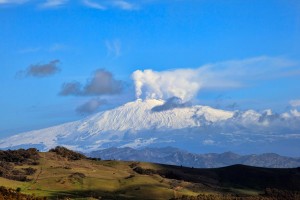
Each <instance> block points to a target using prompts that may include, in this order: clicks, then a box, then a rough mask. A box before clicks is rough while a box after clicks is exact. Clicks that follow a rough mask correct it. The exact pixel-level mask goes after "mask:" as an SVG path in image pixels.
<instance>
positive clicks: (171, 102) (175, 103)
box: [151, 97, 190, 112]
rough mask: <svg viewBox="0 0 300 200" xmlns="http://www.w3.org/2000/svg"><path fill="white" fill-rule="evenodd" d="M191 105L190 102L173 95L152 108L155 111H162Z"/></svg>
mask: <svg viewBox="0 0 300 200" xmlns="http://www.w3.org/2000/svg"><path fill="white" fill-rule="evenodd" d="M188 106H190V104H189V103H184V102H182V100H181V99H180V98H178V97H171V98H169V99H167V101H166V102H165V103H164V104H163V105H159V106H155V107H153V108H152V109H151V110H152V111H153V112H161V111H166V110H172V109H174V108H184V107H188Z"/></svg>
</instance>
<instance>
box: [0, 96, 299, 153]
mask: <svg viewBox="0 0 300 200" xmlns="http://www.w3.org/2000/svg"><path fill="white" fill-rule="evenodd" d="M164 104H165V102H164V101H162V100H156V99H148V100H140V99H138V100H136V101H134V102H129V103H127V104H125V105H123V106H120V107H117V108H115V109H111V110H107V111H104V112H99V113H97V114H94V115H92V116H90V117H87V118H85V119H83V120H79V121H75V122H70V123H66V124H62V125H58V126H54V127H50V128H45V129H41V130H35V131H30V132H26V133H21V134H18V135H15V136H12V137H9V138H6V139H4V140H1V141H0V148H4V149H7V148H19V147H23V148H25V147H37V148H39V149H40V150H48V149H49V148H52V147H55V146H57V145H63V146H66V147H68V148H71V149H74V150H79V151H85V152H87V151H92V150H99V149H101V148H107V147H113V146H114V147H143V146H164V145H168V146H169V145H173V146H177V147H180V148H185V149H187V150H192V149H193V148H194V149H195V148H201V147H204V146H209V145H215V146H216V147H221V146H222V145H225V144H227V145H228V144H229V143H231V142H235V143H236V142H239V141H242V140H243V141H245V140H246V141H248V142H249V141H251V140H253V138H254V137H252V136H251V134H250V133H255V134H256V138H257V134H260V133H261V134H262V135H263V136H261V137H264V135H266V134H267V135H268V136H270V134H273V135H274V134H275V133H274V130H281V129H283V130H289V131H290V130H292V131H294V130H295V131H298V130H299V129H300V128H299V125H297V123H298V122H299V121H295V120H291V119H294V117H293V116H292V115H293V112H291V113H284V114H282V115H274V114H272V112H271V111H270V110H267V111H265V112H263V113H258V112H256V111H253V110H249V111H246V112H238V111H236V112H231V111H224V110H219V109H214V108H211V107H208V106H199V105H197V106H182V107H176V108H173V109H166V110H162V111H154V110H153V108H155V107H157V106H163V105H164ZM276 120H277V121H279V122H280V123H283V124H284V126H283V125H278V124H279V123H276V124H274V122H275V121H276ZM284 120H286V121H284ZM270 124H271V125H270ZM275 125H276V126H275ZM272 127H275V128H272ZM257 131H259V132H257ZM275 132H276V131H275ZM289 133H291V135H294V136H295V132H289ZM276 134H277V133H276ZM276 136H278V135H276ZM298 136H299V135H297V134H296V137H298ZM260 139H261V138H260ZM187 144H188V145H187ZM231 150H234V149H231Z"/></svg>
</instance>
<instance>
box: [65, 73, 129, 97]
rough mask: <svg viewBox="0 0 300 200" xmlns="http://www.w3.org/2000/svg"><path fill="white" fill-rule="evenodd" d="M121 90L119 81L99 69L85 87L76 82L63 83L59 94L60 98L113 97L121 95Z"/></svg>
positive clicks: (121, 84) (121, 86)
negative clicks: (71, 96)
mask: <svg viewBox="0 0 300 200" xmlns="http://www.w3.org/2000/svg"><path fill="white" fill-rule="evenodd" d="M122 89H123V83H122V82H121V81H119V80H115V79H114V77H113V75H112V74H111V73H110V72H108V71H106V70H104V69H99V70H97V71H95V72H94V74H93V76H92V78H91V79H90V80H88V81H87V83H86V84H85V85H82V84H81V83H79V82H77V81H74V82H69V83H64V84H63V85H62V88H61V91H60V93H59V94H60V95H62V96H69V95H73V96H99V95H113V94H119V93H121V91H122Z"/></svg>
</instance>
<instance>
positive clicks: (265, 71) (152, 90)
mask: <svg viewBox="0 0 300 200" xmlns="http://www.w3.org/2000/svg"><path fill="white" fill-rule="evenodd" d="M295 65H296V63H294V62H292V61H290V60H288V59H284V58H277V57H266V56H262V57H255V58H250V59H245V60H232V61H226V62H220V63H214V64H207V65H204V66H201V67H199V68H195V69H175V70H169V71H161V72H157V71H153V70H151V69H148V70H144V71H142V70H137V71H135V72H134V73H133V74H132V78H133V80H134V82H135V88H136V97H137V98H159V99H168V98H170V97H173V96H176V97H179V98H181V99H182V100H184V101H188V100H190V99H192V98H194V97H195V96H196V95H197V93H198V92H199V91H200V90H201V89H228V88H239V87H245V86H249V85H253V84H255V83H256V82H258V81H261V80H267V79H276V78H279V77H281V76H282V73H283V72H289V71H291V70H294V68H295V67H294V66H295ZM291 75H292V74H291Z"/></svg>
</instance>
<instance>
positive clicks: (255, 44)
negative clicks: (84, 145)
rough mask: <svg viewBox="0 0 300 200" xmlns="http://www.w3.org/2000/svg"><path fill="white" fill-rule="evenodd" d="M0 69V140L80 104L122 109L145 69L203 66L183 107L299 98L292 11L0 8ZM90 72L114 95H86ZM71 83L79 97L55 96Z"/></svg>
mask: <svg viewBox="0 0 300 200" xmlns="http://www.w3.org/2000/svg"><path fill="white" fill-rule="evenodd" d="M251 59H252V60H253V59H254V60H255V62H252V61H251ZM0 60H1V63H0V69H1V73H0V80H1V86H0V87H1V90H0V91H1V92H0V110H1V116H0V137H5V136H8V135H10V134H13V133H18V132H22V131H26V130H32V129H37V128H42V127H48V126H51V125H54V124H60V123H63V122H66V121H71V120H76V119H80V118H82V117H83V115H82V113H80V112H78V111H80V109H79V108H82V109H81V110H84V108H86V107H84V104H86V102H89V101H93V105H94V107H93V108H97V109H94V110H93V109H92V108H91V110H89V111H95V110H101V109H107V108H110V107H114V106H116V105H120V104H122V103H124V102H127V101H132V100H134V99H135V89H134V82H133V80H132V78H131V76H132V73H133V72H134V71H136V70H145V69H151V70H152V71H154V72H157V73H156V74H158V75H160V73H161V72H162V71H166V70H171V71H172V70H173V71H172V72H174V71H176V70H178V69H192V70H197V69H199V68H202V67H203V66H206V65H207V64H211V65H212V67H209V68H208V70H207V71H206V73H204V75H201V76H199V77H196V79H197V78H199V79H201V81H202V82H201V87H200V86H199V88H197V91H196V94H193V95H192V98H189V99H187V100H189V101H193V102H194V103H199V104H206V105H211V106H214V107H219V108H222V109H250V108H251V109H256V110H263V109H266V108H271V109H273V110H275V111H277V112H283V111H284V110H286V109H290V108H291V107H297V105H298V104H297V101H298V100H299V99H300V93H299V91H300V64H299V62H300V3H299V1H297V0H273V1H261V0H251V1H250V0H227V1H215V0H194V1H193V0H186V1H181V0H174V1H171V0H169V1H168V0H140V1H130V0H127V1H125V0H107V1H105V0H102V1H101V0H98V1H97V0H82V1H81V0H69V1H68V0H45V1H37V0H27V1H26V0H13V1H9V0H0ZM249 60H250V61H251V63H250V64H249V62H250V61H249ZM55 61H57V62H55ZM232 62H233V63H232ZM245 63H246V64H245ZM247 63H248V64H247ZM34 66H36V67H48V68H47V69H49V70H50V71H47V70H46V71H42V72H40V74H38V73H39V72H36V71H34V70H33V68H32V67H34ZM201 66H202V67H201ZM235 66H237V67H235ZM51 69H52V70H54V71H51ZM56 69H57V70H56ZM99 69H101V70H100V71H99ZM97 70H98V71H97ZM97 72H99V76H101V77H103V76H105V77H107V76H108V77H110V76H111V79H112V81H115V83H116V84H118V83H120V84H121V85H122V89H120V91H119V90H118V89H116V88H114V89H115V90H114V92H112V91H110V92H106V93H105V92H104V93H101V94H100V93H91V90H88V89H86V88H88V87H85V86H88V85H89V84H88V83H89V81H88V80H92V79H93V76H94V77H95V75H96V74H97ZM142 72H143V71H142ZM174 73H175V72H174ZM211 73H212V74H213V76H209V75H210V74H211ZM175 74H176V73H175ZM241 74H242V75H241ZM170 76H173V74H172V73H171V75H170ZM208 76H209V77H208ZM187 79H189V76H187ZM74 81H77V82H78V83H80V84H81V87H82V91H81V92H79V93H72V94H70V95H60V92H62V87H63V85H64V84H65V83H70V82H71V83H73V82H74ZM90 82H91V81H90ZM145 84H147V83H145ZM116 87H117V86H116ZM162 93H164V91H163V92H162ZM163 97H165V96H163ZM291 101H293V102H294V104H293V103H292V104H293V105H291ZM295 102H296V103H295ZM299 102H300V101H299ZM89 105H91V104H89ZM232 105H234V106H232ZM299 105H300V103H299ZM82 106H83V107H82ZM76 110H77V112H76Z"/></svg>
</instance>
